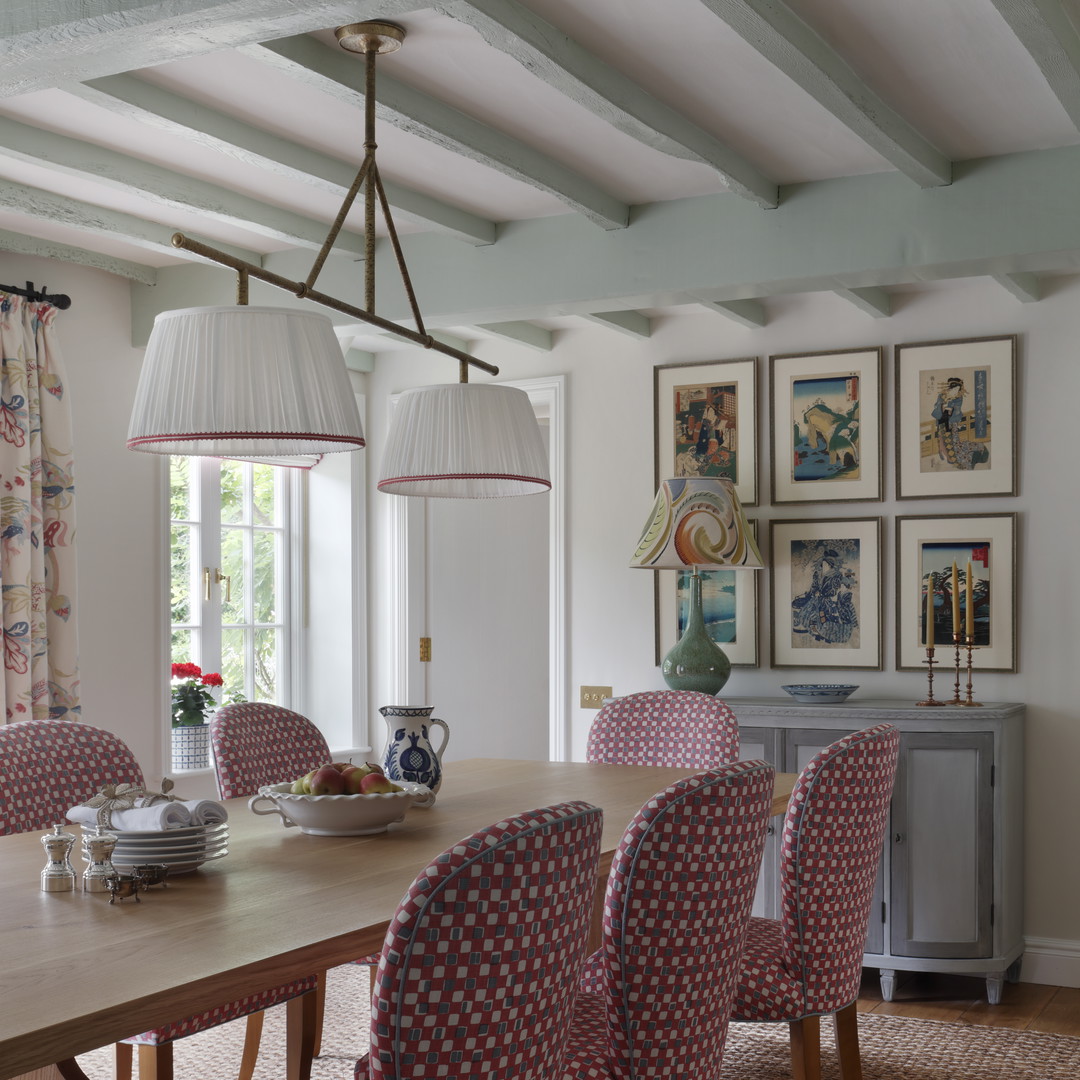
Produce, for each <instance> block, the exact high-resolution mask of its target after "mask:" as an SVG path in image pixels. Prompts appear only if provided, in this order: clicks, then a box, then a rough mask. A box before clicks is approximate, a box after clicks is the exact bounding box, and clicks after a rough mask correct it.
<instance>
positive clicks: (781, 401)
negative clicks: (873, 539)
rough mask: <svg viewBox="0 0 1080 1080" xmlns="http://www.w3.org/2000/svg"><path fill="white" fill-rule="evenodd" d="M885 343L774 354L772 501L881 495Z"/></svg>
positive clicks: (851, 499)
mask: <svg viewBox="0 0 1080 1080" xmlns="http://www.w3.org/2000/svg"><path fill="white" fill-rule="evenodd" d="M884 355H885V353H884V349H881V348H871V349H842V350H838V351H836V352H824V353H796V354H791V355H786V356H771V357H769V388H770V399H771V411H772V440H773V443H772V501H773V502H774V503H809V502H857V501H873V500H876V499H880V498H881V460H882V454H881V394H882V381H883V380H882V372H883V364H884Z"/></svg>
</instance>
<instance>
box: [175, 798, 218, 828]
mask: <svg viewBox="0 0 1080 1080" xmlns="http://www.w3.org/2000/svg"><path fill="white" fill-rule="evenodd" d="M180 805H181V806H185V807H187V810H188V813H189V814H190V815H191V824H192V825H220V824H221V822H223V821H228V820H229V811H228V810H226V809H225V807H224V806H222V805H221V803H219V802H214V801H213V800H212V799H189V800H187V801H186V802H181V803H180Z"/></svg>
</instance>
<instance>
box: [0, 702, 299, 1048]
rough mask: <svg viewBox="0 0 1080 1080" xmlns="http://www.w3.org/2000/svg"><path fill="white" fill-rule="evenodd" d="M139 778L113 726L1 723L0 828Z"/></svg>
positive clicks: (166, 1035)
mask: <svg viewBox="0 0 1080 1080" xmlns="http://www.w3.org/2000/svg"><path fill="white" fill-rule="evenodd" d="M119 783H125V784H142V783H144V779H143V772H142V769H141V768H139V764H138V762H137V761H136V760H135V757H134V755H133V754H132V753H131V750H130V749H128V747H127V745H126V744H125V743H124V742H123V741H122V740H121V739H119V738H118V737H117V736H116V735H113V734H112V732H109V731H104V730H103V729H101V728H96V727H92V726H91V725H90V724H84V723H81V722H79V721H73V720H22V721H19V722H18V723H15V724H0V833H20V832H29V831H31V830H33V829H47V828H50V827H51V826H53V825H56V824H57V823H59V822H66V821H67V817H66V815H67V811H68V810H69V809H70V808H71V807H72V806H74V805H75V804H76V803H80V802H83V801H85V800H86V799H89V798H92V797H93V796H94V795H96V794H97V793H98V792H99V791H100V790H101V788H102V787H104V786H105V785H106V784H119ZM314 989H315V979H314V978H308V979H299V980H297V981H296V982H292V983H288V984H287V985H285V986H279V987H276V988H274V989H273V990H267V991H265V992H263V993H261V994H256V995H253V996H251V997H248V998H244V999H242V1000H241V1001H234V1002H231V1003H230V1004H228V1005H223V1006H220V1007H218V1008H215V1009H211V1010H210V1011H209V1012H205V1013H200V1014H199V1015H198V1016H192V1017H188V1018H187V1019H186V1020H181V1021H178V1022H175V1023H172V1024H168V1025H166V1026H165V1027H163V1028H158V1029H156V1030H154V1031H146V1032H143V1034H141V1035H136V1036H134V1037H133V1038H130V1039H124V1040H123V1041H124V1042H130V1043H140V1044H150V1045H160V1044H162V1043H167V1042H172V1040H173V1039H178V1038H181V1037H182V1036H184V1035H191V1034H193V1033H194V1032H196V1031H205V1030H206V1029H207V1028H212V1027H217V1025H218V1024H224V1023H225V1022H227V1021H229V1020H235V1019H237V1018H238V1017H241V1016H247V1014H248V1013H252V1012H257V1011H258V1010H259V1009H265V1008H268V1007H269V1006H270V1005H275V1004H277V1003H278V1002H279V1001H287V1000H288V999H289V998H292V997H296V996H297V995H299V994H303V993H307V992H308V991H309V990H314Z"/></svg>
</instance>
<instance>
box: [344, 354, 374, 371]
mask: <svg viewBox="0 0 1080 1080" xmlns="http://www.w3.org/2000/svg"><path fill="white" fill-rule="evenodd" d="M345 366H346V367H347V368H348V369H349V370H350V371H361V372H365V373H367V372H371V371H374V370H375V354H374V353H373V352H367V351H366V350H364V349H346V351H345Z"/></svg>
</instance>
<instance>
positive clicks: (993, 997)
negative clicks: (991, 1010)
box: [986, 971, 1005, 1005]
mask: <svg viewBox="0 0 1080 1080" xmlns="http://www.w3.org/2000/svg"><path fill="white" fill-rule="evenodd" d="M1004 976H1005V973H1004V972H1002V971H996V972H994V973H993V974H991V975H987V976H986V1000H987V1001H988V1002H989V1003H990V1004H991V1005H1000V1004H1001V987H1002V984H1003V983H1004V982H1005V977H1004Z"/></svg>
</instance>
